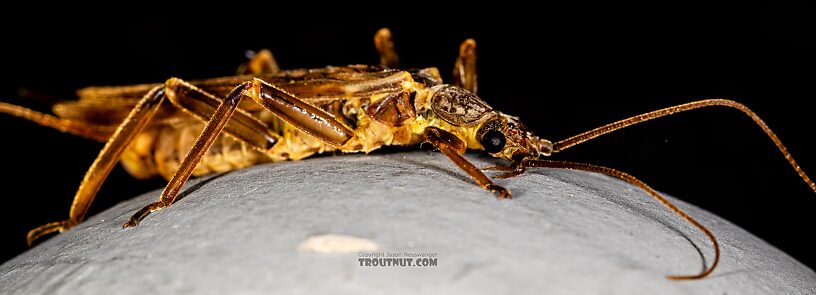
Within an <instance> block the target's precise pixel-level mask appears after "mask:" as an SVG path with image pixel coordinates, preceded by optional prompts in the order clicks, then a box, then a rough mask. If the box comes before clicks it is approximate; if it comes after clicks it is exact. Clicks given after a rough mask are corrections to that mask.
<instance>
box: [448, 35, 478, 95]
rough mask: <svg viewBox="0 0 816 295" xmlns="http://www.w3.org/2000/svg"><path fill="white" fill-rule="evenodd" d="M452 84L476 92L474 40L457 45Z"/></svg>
mask: <svg viewBox="0 0 816 295" xmlns="http://www.w3.org/2000/svg"><path fill="white" fill-rule="evenodd" d="M453 84H454V85H456V86H459V87H462V88H464V89H466V90H467V91H470V92H472V93H473V94H476V88H477V87H476V41H475V40H473V39H467V40H465V42H462V45H459V57H457V58H456V63H455V64H454V65H453Z"/></svg>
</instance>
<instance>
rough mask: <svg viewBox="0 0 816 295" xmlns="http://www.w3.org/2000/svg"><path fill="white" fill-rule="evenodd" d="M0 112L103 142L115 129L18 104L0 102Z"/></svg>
mask: <svg viewBox="0 0 816 295" xmlns="http://www.w3.org/2000/svg"><path fill="white" fill-rule="evenodd" d="M0 113H5V114H9V115H12V116H15V117H19V118H23V119H26V120H29V121H32V122H34V123H37V124H40V125H42V126H45V127H51V128H54V129H57V130H59V131H62V132H65V133H70V134H73V135H76V136H80V137H84V138H87V139H91V140H96V141H101V142H105V141H107V140H108V138H109V137H110V136H111V134H113V132H114V131H116V129H115V128H113V127H110V126H99V125H94V124H88V123H85V122H80V121H75V120H68V119H63V118H58V117H56V116H52V115H49V114H43V113H40V112H37V111H34V110H31V109H27V108H24V107H21V106H18V105H13V104H8V103H4V102H0Z"/></svg>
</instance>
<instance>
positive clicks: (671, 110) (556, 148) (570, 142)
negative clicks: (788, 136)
mask: <svg viewBox="0 0 816 295" xmlns="http://www.w3.org/2000/svg"><path fill="white" fill-rule="evenodd" d="M712 106H724V107H730V108H734V109H737V110H740V111H742V112H743V113H745V114H746V115H748V116H749V117H751V120H754V123H756V124H757V125H759V127H760V128H762V131H764V132H765V134H766V135H768V137H769V138H770V139H771V141H773V143H774V144H775V145H776V147H777V148H778V149H779V151H780V152H782V155H784V156H785V160H787V161H788V163H790V164H791V166H793V169H794V170H796V173H798V174H799V177H800V178H802V180H804V181H805V183H806V184H807V185H808V186H810V188H811V189H812V190H813V192H816V184H814V183H813V181H811V180H810V177H808V176H807V174H805V171H804V170H802V168H801V167H799V164H797V163H796V161H795V160H794V159H793V156H791V154H790V153H789V152H788V149H787V148H785V145H783V144H782V141H780V140H779V138H778V137H777V136H776V134H775V133H774V132H773V131H771V128H769V127H768V125H767V124H765V122H764V121H762V119H760V118H759V116H757V114H756V113H754V112H753V111H751V109H749V108H748V107H746V106H745V105H743V104H741V103H738V102H736V101H733V100H727V99H706V100H700V101H695V102H690V103H686V104H681V105H676V106H673V107H668V108H664V109H659V110H656V111H653V112H648V113H645V114H641V115H637V116H634V117H630V118H627V119H624V120H620V121H617V122H614V123H611V124H607V125H604V126H601V127H598V128H595V129H592V130H590V131H587V132H584V133H581V134H578V135H575V136H573V137H570V138H567V139H564V140H561V141H558V142H556V143H555V144H553V153H557V152H560V151H563V150H566V149H568V148H570V147H573V146H575V145H577V144H579V143H582V142H585V141H587V140H590V139H593V138H596V137H598V136H601V135H604V134H607V133H610V132H613V131H616V130H619V129H623V128H626V127H629V126H632V125H635V124H638V123H643V122H646V121H649V120H653V119H657V118H660V117H664V116H668V115H673V114H676V113H680V112H685V111H690V110H693V109H699V108H703V107H712Z"/></svg>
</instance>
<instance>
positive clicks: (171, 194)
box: [123, 82, 251, 227]
mask: <svg viewBox="0 0 816 295" xmlns="http://www.w3.org/2000/svg"><path fill="white" fill-rule="evenodd" d="M248 86H251V83H250V82H245V83H242V84H241V85H239V86H238V87H236V88H235V89H234V90H233V91H232V92H230V94H229V95H227V97H226V99H224V101H223V102H221V104H220V105H219V106H218V108H217V109H216V110H215V112H214V113H213V115H212V117H211V118H210V120H209V122H207V125H206V127H204V130H203V131H202V132H201V135H199V137H198V139H196V141H195V143H194V144H193V147H192V148H191V149H190V151H189V152H188V153H187V155H186V156H185V157H184V160H183V161H182V162H181V165H180V166H179V168H178V170H177V171H176V173H175V174H173V178H172V179H170V182H169V183H168V184H167V186H166V187H165V188H164V191H162V193H161V196H160V197H159V200H158V201H156V202H153V203H150V204H149V205H147V206H145V207H144V208H142V209H141V210H139V211H137V212H136V214H134V215H133V217H131V218H130V220H129V221H128V222H127V223H125V224H124V225H123V226H124V227H132V226H136V225H138V224H139V221H141V220H142V219H144V218H145V216H147V215H148V214H150V212H153V211H156V210H159V209H162V208H165V207H167V206H170V205H171V204H172V203H173V202H174V201H175V200H176V196H177V195H178V192H179V190H181V187H182V186H183V185H184V183H185V182H187V179H189V178H190V175H192V173H193V169H194V168H195V166H196V165H197V164H198V162H199V161H200V160H201V157H203V156H204V154H205V153H206V152H207V150H208V149H209V148H210V146H211V145H212V144H213V142H215V139H216V138H218V135H219V134H221V131H222V130H223V129H224V127H226V125H227V122H228V121H229V119H230V118H231V117H232V115H233V114H234V113H235V110H236V109H237V108H238V103H239V102H240V101H241V97H242V96H243V93H244V90H245V89H247V88H248Z"/></svg>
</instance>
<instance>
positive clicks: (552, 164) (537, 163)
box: [523, 159, 720, 280]
mask: <svg viewBox="0 0 816 295" xmlns="http://www.w3.org/2000/svg"><path fill="white" fill-rule="evenodd" d="M523 164H524V166H525V167H545V168H562V169H572V170H582V171H589V172H596V173H601V174H605V175H609V176H612V177H615V178H618V179H621V180H623V181H626V182H628V183H631V184H634V185H636V186H638V187H640V188H641V189H643V190H644V191H645V192H646V193H648V194H649V195H650V196H652V197H653V198H655V199H656V200H657V201H658V202H660V204H663V206H666V208H669V210H671V211H672V212H674V213H675V214H677V215H680V217H682V218H683V219H684V220H686V221H688V222H689V223H691V225H693V226H694V227H696V228H697V229H699V230H700V231H702V232H703V233H704V234H705V235H706V236H708V238H709V239H711V243H712V244H713V245H714V262H713V263H711V266H709V267H708V268H706V269H705V270H704V271H703V272H701V273H700V274H696V275H687V276H668V278H669V279H672V280H695V279H702V278H704V277H706V276H708V275H709V274H710V273H711V272H712V271H714V268H715V267H717V263H719V262H720V245H719V243H717V238H715V237H714V234H712V233H711V231H710V230H708V228H706V227H705V226H704V225H702V224H701V223H700V222H698V221H697V220H695V219H694V218H692V217H691V216H689V215H688V214H687V213H686V212H683V210H681V209H680V208H677V206H674V204H672V203H671V202H669V200H666V198H664V197H663V196H661V195H660V193H658V192H657V191H655V190H654V189H652V188H651V187H649V186H648V185H647V184H646V183H644V182H643V181H641V180H640V179H637V178H635V177H634V176H632V175H629V174H628V173H626V172H623V171H619V170H615V169H612V168H608V167H603V166H596V165H590V164H584V163H574V162H563V161H550V160H539V159H525V160H523Z"/></svg>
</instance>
